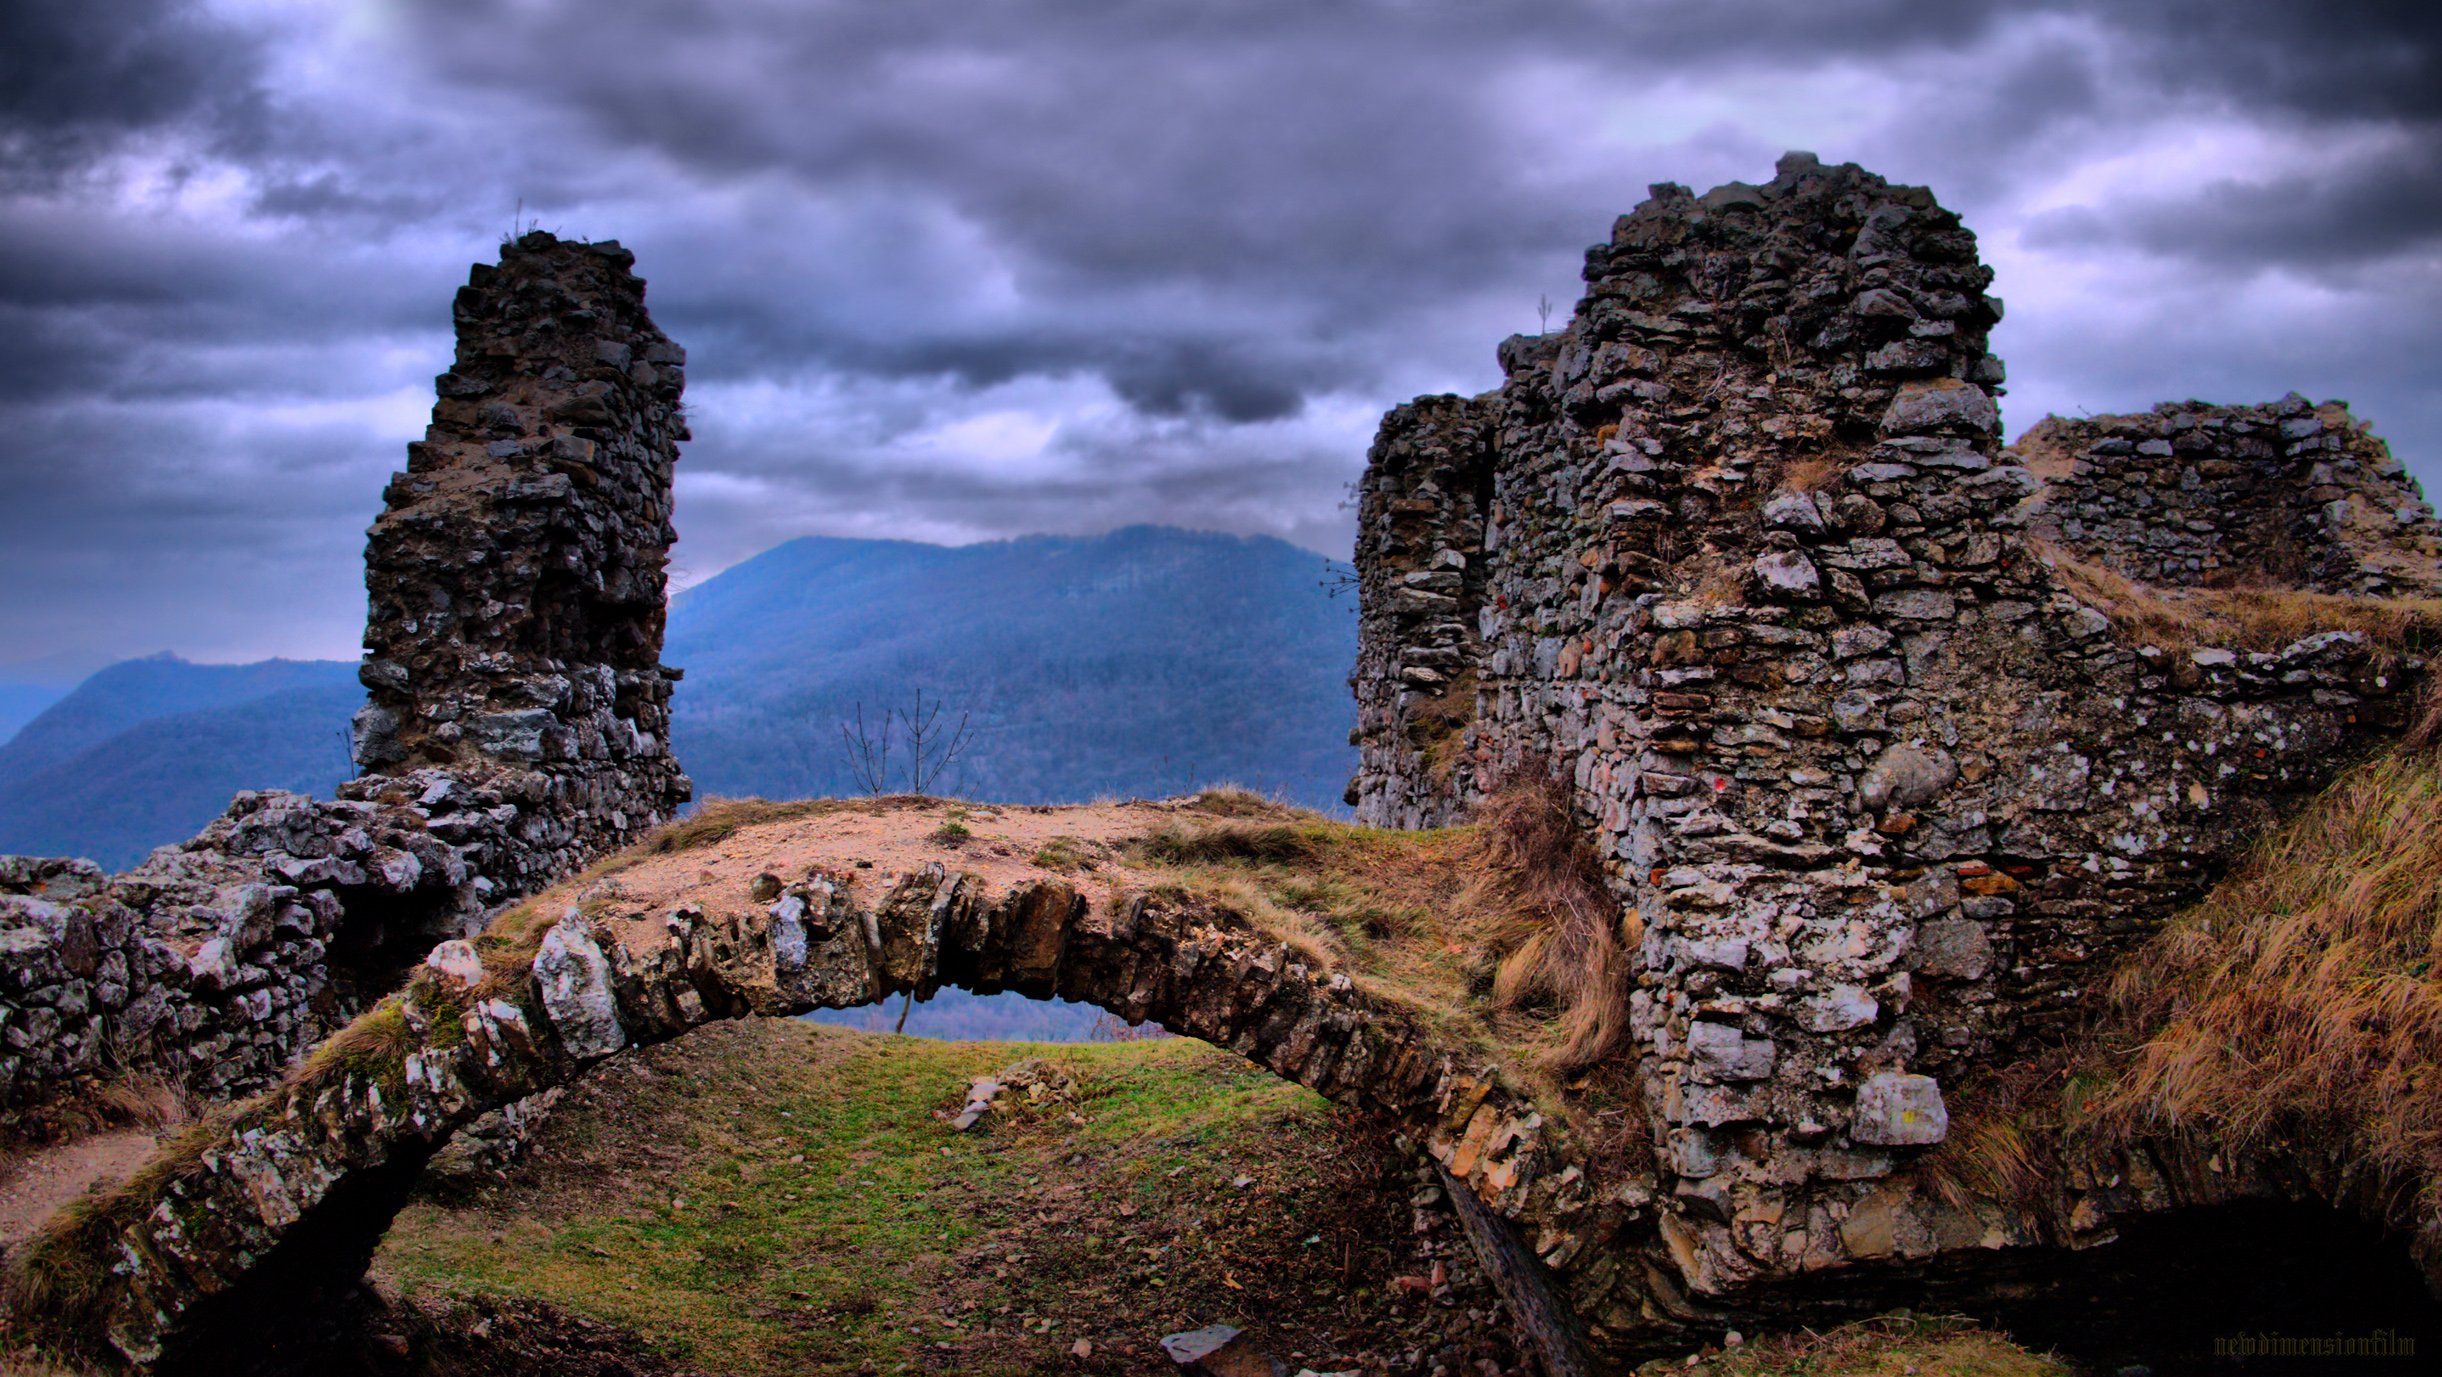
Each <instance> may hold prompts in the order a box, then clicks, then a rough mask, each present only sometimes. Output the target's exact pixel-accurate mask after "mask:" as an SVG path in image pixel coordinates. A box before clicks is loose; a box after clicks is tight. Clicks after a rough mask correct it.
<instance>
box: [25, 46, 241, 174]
mask: <svg viewBox="0 0 2442 1377" xmlns="http://www.w3.org/2000/svg"><path fill="white" fill-rule="evenodd" d="M259 65H260V52H259V48H258V45H257V44H256V43H255V42H254V41H253V40H251V39H249V38H248V37H247V36H245V35H244V34H242V33H240V32H239V31H237V30H236V29H233V28H231V27H230V26H228V25H226V24H224V23H222V22H220V21H217V20H215V19H213V18H211V17H209V16H207V15H204V14H202V13H200V12H199V10H198V8H197V7H196V6H194V5H191V4H188V3H185V0H10V3H9V4H7V5H5V6H0V154H4V155H5V156H0V172H4V173H5V174H6V176H7V179H8V181H9V182H10V183H22V182H23V181H25V180H26V179H29V178H32V179H41V178H48V177H53V176H57V175H59V174H61V173H63V172H65V171H68V170H70V169H72V168H73V167H74V166H75V165H76V164H77V162H78V161H79V160H80V159H83V158H87V157H90V156H93V155H94V154H96V153H97V152H101V151H104V150H106V149H107V148H108V147H109V146H110V145H111V144H112V143H114V142H115V141H116V140H118V139H119V138H121V137H124V136H126V135H128V134H132V133H137V132H140V131H144V130H150V129H157V128H161V127H163V126H168V125H190V126H193V125H201V126H205V127H208V128H209V129H211V130H212V132H213V134H214V136H215V137H216V138H217V139H221V140H243V139H250V138H251V137H252V136H254V135H255V134H257V133H258V132H259V130H260V120H261V115H262V110H261V105H260V102H259V100H258V99H257V97H256V93H255V90H254V87H253V79H254V75H255V72H256V70H257V68H258V67H259Z"/></svg>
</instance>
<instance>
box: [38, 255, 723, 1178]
mask: <svg viewBox="0 0 2442 1377" xmlns="http://www.w3.org/2000/svg"><path fill="white" fill-rule="evenodd" d="M633 262H634V256H633V255H632V254H630V253H629V252H628V251H627V250H625V249H623V248H621V247H620V246H619V245H617V244H616V243H604V244H577V243H564V242H562V241H560V240H558V239H555V238H553V237H552V236H550V235H548V234H540V233H537V234H529V235H527V236H525V237H524V238H522V239H519V240H518V241H517V242H515V243H514V244H509V245H504V246H503V248H502V251H501V262H500V265H499V266H498V267H497V268H494V267H487V266H481V265H478V266H477V267H476V268H475V270H474V273H473V276H472V278H471V280H470V282H469V284H468V285H467V286H466V287H465V288H464V289H463V290H462V291H461V292H460V293H459V295H458V301H457V309H456V321H457V337H458V349H457V361H456V363H455V365H454V366H453V367H452V369H451V371H450V372H448V373H444V374H442V375H441V377H440V378H439V380H438V387H439V391H440V400H439V402H438V404H436V405H435V406H434V408H433V419H432V426H431V429H430V430H429V431H428V433H427V434H426V437H425V438H424V439H423V440H422V441H419V442H417V443H415V444H412V445H410V446H408V467H407V471H406V472H405V473H403V474H399V475H397V476H396V477H395V478H393V480H392V481H391V484H390V488H389V491H388V493H387V494H386V509H385V510H384V511H383V513H382V515H381V516H380V518H379V519H378V520H376V521H375V522H374V525H373V528H372V530H371V532H370V541H369V544H368V547H367V559H366V586H367V589H368V591H369V593H370V595H371V599H370V601H371V609H370V615H369V617H368V621H367V626H366V633H365V648H366V659H365V662H364V667H363V670H362V674H363V678H364V681H365V686H366V688H367V690H368V691H369V692H370V695H371V702H370V703H369V705H368V706H367V707H366V708H365V709H364V710H363V711H362V712H360V713H359V714H358V716H357V721H356V731H355V741H354V748H355V755H356V759H357V763H358V766H359V768H361V769H363V770H364V771H365V772H366V773H365V774H364V775H362V776H361V777H360V778H357V779H355V780H353V781H351V782H349V783H347V784H345V785H342V786H341V787H340V789H339V791H338V797H337V798H336V799H334V800H327V801H326V800H315V799H309V798H305V797H302V796H299V795H295V794H289V793H281V792H268V793H242V794H239V795H238V796H237V798H236V800H235V801H234V802H232V803H231V804H230V806H229V810H228V812H227V814H226V815H225V816H223V817H221V818H220V819H218V820H216V821H215V822H213V823H212V824H211V825H210V826H208V827H206V828H205V829H204V830H203V832H202V833H200V834H199V835H197V836H196V837H195V838H193V839H192V840H189V841H186V842H182V843H180V844H178V845H176V846H169V847H163V848H161V849H160V850H158V851H156V852H154V853H153V855H152V856H151V857H150V858H149V859H147V860H146V861H145V862H144V863H143V864H141V865H139V866H137V867H136V868H135V869H133V870H131V871H128V872H127V873H125V874H123V875H119V876H115V877H105V876H103V875H102V874H101V873H100V872H99V871H98V870H96V869H95V868H94V867H92V866H91V865H89V864H86V863H83V862H59V861H33V860H28V859H25V858H0V1116H4V1117H5V1122H6V1123H7V1124H8V1126H9V1127H11V1128H12V1129H15V1130H17V1131H18V1132H20V1133H27V1132H31V1133H40V1132H42V1131H44V1128H45V1123H46V1121H47V1119H49V1118H50V1117H52V1116H54V1115H56V1114H57V1113H59V1112H60V1111H61V1110H62V1109H63V1108H65V1107H67V1106H70V1105H73V1104H74V1103H76V1102H77V1101H78V1100H79V1099H80V1098H82V1097H83V1096H84V1095H86V1094H87V1093H89V1092H90V1091H92V1090H93V1089H94V1088H96V1087H97V1085H99V1084H100V1083H102V1082H106V1081H109V1080H114V1079H120V1078H128V1077H133V1078H136V1079H139V1080H143V1081H147V1082H158V1083H162V1084H165V1085H167V1086H168V1087H170V1088H172V1089H174V1090H176V1091H179V1092H183V1093H186V1094H190V1095H195V1096H200V1097H203V1098H207V1099H223V1098H228V1097H231V1096H234V1095H237V1094H241V1093H244V1092H247V1091H251V1090H253V1089H256V1088H258V1087H260V1086H262V1085H264V1084H267V1083H268V1082H270V1081H271V1080H273V1079H275V1078H277V1077H278V1075H279V1074H280V1073H281V1071H282V1070H283V1069H284V1068H285V1067H287V1066H288V1065H289V1064H290V1063H292V1062H293V1061H295V1060H296V1059H297V1058H298V1057H300V1056H301V1055H303V1053H304V1052H305V1051H306V1049H307V1048H309V1047H311V1046H312V1045H313V1044H314V1043H316V1042H317V1041H319V1040H320V1039H321V1038H322V1037H323V1036H324V1035H325V1034H327V1033H329V1032H330V1031H331V1030H332V1029H334V1028H336V1027H338V1026H339V1025H340V1024H342V1023H344V1022H346V1021H347V1020H348V1019H349V1018H350V1017H352V1016H353V1015H354V1014H355V1013H356V1011H357V1010H358V1009H359V1008H361V1007H362V1006H363V1005H364V1004H365V1003H367V1002H368V1001H369V1000H371V999H373V998H377V997H379V996H380V995H382V994H384V993H387V992H388V990H389V989H390V988H391V987H392V986H393V985H394V984H396V982H397V980H398V978H399V976H400V975H401V974H402V973H403V972H404V971H405V970H406V969H407V968H408V967H410V966H412V965H413V964H414V962H416V961H417V960H419V959H421V958H422V956H423V955H424V953H425V952H426V951H427V950H429V949H430V948H431V946H432V945H433V943H435V942H437V941H440V940H443V939H445V938H450V937H457V936H463V935H465V934H467V933H469V932H472V931H474V930H475V929H476V928H478V927H479V926H480V925H481V924H482V922H483V921H484V919H485V917H486V915H487V914H488V913H489V912H490V911H492V910H494V909H495V908H497V906H499V905H500V904H501V903H503V902H505V901H507V900H508V899H511V898H514V897H515V896H517V895H519V894H522V893H526V892H529V891H531V890H533V889H535V888H537V887H539V886H541V885H543V884H546V883H548V882H549V881H551V880H553V879H556V878H558V877H559V876H561V875H563V874H566V873H568V872H569V871H570V870H572V869H574V868H576V867H577V866H579V865H581V864H582V863H583V862H585V861H587V860H589V859H591V858H592V857H594V856H596V855H599V854H601V853H603V852H606V851H609V850H613V849H616V848H617V847H619V846H622V845H624V844H625V843H627V842H628V841H630V840H632V839H633V838H635V837H636V836H637V835H639V834H640V833H641V832H643V831H644V830H645V829H646V828H649V827H651V826H654V825H655V824H657V823H660V822H662V821H664V820H665V819H667V818H668V817H669V816H670V814H671V812H672V810H673V809H675V808H676V807H677V806H678V805H679V804H680V803H682V802H683V801H685V800H686V798H687V797H688V793H689V788H690V786H689V784H688V781H687V778H686V776H685V775H684V774H682V773H680V771H679V768H678V764H677V762H676V760H675V759H674V758H673V757H672V756H671V754H670V749H669V744H668V743H669V700H670V688H671V684H672V682H673V681H674V680H675V679H676V678H677V677H678V676H677V671H675V670H670V669H667V668H665V667H663V666H662V665H661V664H660V660H659V657H660V650H661V634H662V615H663V604H664V597H663V590H664V578H663V567H664V565H665V563H666V561H667V558H668V553H669V545H670V541H671V540H672V538H673V532H672V530H671V528H670V525H669V517H670V476H671V466H672V464H673V463H674V462H675V461H676V459H677V442H678V441H679V440H681V439H684V438H685V436H686V425H685V421H684V419H683V418H682V416H681V414H680V411H679V393H680V390H681V388H682V387H683V386H684V383H685V373H684V368H683V365H684V362H685V356H684V352H683V351H682V350H680V349H679V347H678V346H677V345H675V344H673V343H671V342H670V341H669V340H668V339H667V338H665V337H664V336H663V335H662V333H661V332H660V331H659V330H657V329H655V328H654V326H653V323H652V321H651V319H650V318H649V317H647V316H646V314H645V310H644V284H643V282H642V281H641V280H639V279H638V278H637V277H635V276H634V274H633V273H631V272H630V271H629V269H630V267H631V265H632V264H633Z"/></svg>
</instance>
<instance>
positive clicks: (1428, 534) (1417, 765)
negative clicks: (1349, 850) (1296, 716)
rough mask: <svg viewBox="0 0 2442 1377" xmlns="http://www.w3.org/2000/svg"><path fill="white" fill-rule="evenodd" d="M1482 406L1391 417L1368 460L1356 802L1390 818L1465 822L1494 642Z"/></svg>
mask: <svg viewBox="0 0 2442 1377" xmlns="http://www.w3.org/2000/svg"><path fill="white" fill-rule="evenodd" d="M1484 422H1485V418H1484V414H1483V410H1482V408H1480V407H1478V406H1475V405H1473V404H1471V403H1468V402H1466V401H1463V400H1461V399H1460V398H1457V397H1423V398H1419V399H1418V400H1416V401H1414V402H1411V403H1409V404H1408V405H1406V406H1403V407H1400V408H1399V409H1398V410H1396V411H1394V412H1392V413H1391V419H1390V420H1388V421H1386V422H1385V423H1384V424H1383V427H1382V437H1381V439H1379V440H1377V441H1376V442H1375V444H1374V448H1373V452H1372V453H1371V454H1369V455H1368V456H1367V458H1366V467H1365V481H1364V483H1363V485H1362V487H1361V488H1360V490H1359V493H1358V517H1357V525H1358V530H1359V531H1360V532H1362V535H1361V536H1360V541H1361V543H1363V544H1364V546H1365V549H1366V551H1367V554H1368V555H1370V558H1364V559H1360V560H1359V561H1358V569H1357V580H1358V589H1359V592H1358V603H1359V607H1360V616H1361V617H1362V618H1363V621H1364V627H1365V632H1364V634H1363V635H1362V636H1360V638H1359V640H1358V648H1357V670H1356V673H1355V674H1354V675H1352V676H1350V678H1349V681H1348V683H1349V687H1350V688H1352V689H1354V690H1355V691H1356V695H1357V740H1358V743H1359V744H1360V745H1361V746H1363V747H1364V749H1365V752H1366V768H1365V769H1363V770H1360V771H1359V772H1358V774H1357V776H1356V778H1355V779H1353V780H1351V781H1350V783H1349V786H1348V803H1349V804H1350V805H1351V806H1352V807H1355V808H1356V809H1357V810H1358V811H1359V813H1360V814H1361V815H1362V816H1364V817H1366V818H1368V819H1369V820H1371V821H1373V822H1375V823H1377V824H1378V825H1381V826H1386V827H1439V826H1443V825H1445V824H1447V823H1449V822H1451V821H1453V820H1454V812H1455V804H1456V802H1457V800H1458V799H1460V798H1462V797H1464V796H1465V795H1466V794H1467V792H1468V787H1469V784H1470V783H1471V782H1472V772H1471V770H1470V767H1469V763H1468V761H1467V760H1466V759H1465V758H1464V755H1463V754H1462V751H1461V749H1460V748H1461V746H1462V745H1463V744H1464V739H1465V734H1466V729H1467V725H1468V723H1470V722H1471V721H1473V720H1474V717H1475V697H1476V689H1477V682H1478V673H1479V666H1480V664H1481V662H1482V660H1483V645H1482V642H1481V640H1480V639H1479V638H1478V635H1477V630H1476V627H1477V621H1478V618H1479V616H1480V615H1481V611H1482V605H1483V600H1484V578H1485V573H1486V571H1487V570H1488V569H1489V568H1490V564H1489V562H1488V561H1487V560H1486V558H1485V549H1484V517H1485V513H1486V511H1487V510H1488V509H1489V508H1490V507H1491V505H1492V451H1491V445H1490V439H1489V437H1488V436H1487V435H1486V433H1485V423H1484Z"/></svg>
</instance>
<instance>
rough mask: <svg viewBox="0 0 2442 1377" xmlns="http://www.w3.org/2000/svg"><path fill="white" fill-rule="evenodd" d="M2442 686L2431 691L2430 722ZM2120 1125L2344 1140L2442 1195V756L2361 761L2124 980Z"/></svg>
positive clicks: (2354, 1151) (2112, 1108)
mask: <svg viewBox="0 0 2442 1377" xmlns="http://www.w3.org/2000/svg"><path fill="white" fill-rule="evenodd" d="M2437 698H2442V695H2438V694H2435V693H2433V692H2432V691H2431V690H2430V689H2429V693H2428V712H2427V721H2428V722H2430V721H2431V720H2432V716H2433V712H2432V704H2433V703H2434V701H2435V700H2436V699H2437ZM2110 999H2111V1011H2110V1012H2111V1019H2110V1025H2109V1026H2108V1027H2107V1029H2106V1035H2107V1038H2108V1037H2116V1038H2117V1040H2118V1045H2119V1046H2122V1047H2125V1048H2127V1049H2128V1050H2127V1051H2126V1052H2125V1053H2124V1054H2123V1059H2122V1061H2121V1063H2120V1064H2119V1065H2118V1066H2117V1067H2116V1068H2115V1069H2116V1071H2117V1074H2116V1076H2115V1077H2114V1079H2113V1080H2112V1082H2111V1083H2110V1084H2109V1085H2108V1086H2106V1087H2105V1088H2104V1089H2103V1090H2102V1091H2101V1092H2100V1093H2099V1094H2098V1095H2097V1096H2096V1097H2095V1104H2094V1109H2095V1115H2096V1122H2097V1123H2098V1124H2099V1125H2100V1126H2102V1127H2104V1128H2105V1129H2107V1130H2116V1131H2119V1132H2122V1133H2132V1134H2133V1133H2136V1132H2140V1131H2144V1130H2147V1129H2164V1128H2168V1129H2180V1128H2187V1127H2200V1128H2205V1129H2209V1130H2210V1131H2211V1133H2212V1134H2213V1136H2214V1137H2215V1139H2216V1140H2217V1141H2220V1142H2223V1143H2225V1144H2227V1145H2228V1146H2230V1147H2233V1148H2237V1149H2240V1150H2245V1149H2246V1148H2248V1147H2250V1146H2254V1145H2258V1144H2262V1143H2264V1142H2266V1141H2268V1140H2271V1139H2273V1138H2275V1137H2294V1138H2296V1139H2299V1140H2303V1141H2306V1142H2308V1143H2310V1144H2313V1145H2316V1146H2321V1147H2330V1148H2338V1149H2342V1150H2345V1151H2346V1153H2347V1154H2348V1155H2349V1156H2350V1157H2351V1158H2352V1159H2353V1160H2356V1161H2361V1162H2364V1163H2366V1164H2367V1165H2368V1166H2369V1167H2371V1168H2372V1169H2373V1170H2374V1171H2376V1172H2378V1173H2380V1174H2381V1177H2382V1179H2384V1180H2387V1181H2389V1182H2390V1183H2392V1184H2394V1185H2401V1186H2408V1185H2413V1186H2414V1187H2415V1188H2416V1189H2417V1190H2418V1191H2419V1192H2420V1194H2421V1197H2422V1198H2423V1199H2424V1200H2425V1201H2427V1202H2429V1203H2430V1202H2431V1201H2432V1200H2433V1199H2434V1197H2435V1195H2436V1193H2437V1191H2438V1190H2442V1075H2438V1074H2436V1069H2435V1060H2434V1049H2435V1048H2437V1047H2442V753H2438V752H2437V751H2436V750H2435V749H2434V747H2433V746H2432V745H2431V744H2430V741H2429V742H2428V743H2427V744H2425V745H2421V746H2420V745H2407V744H2404V745H2402V746H2400V747H2398V748H2395V749H2394V750H2392V751H2390V752H2387V753H2385V754H2383V755H2381V756H2378V757H2376V758H2374V759H2372V760H2370V761H2367V762H2365V763H2363V764H2361V765H2358V766H2356V767H2354V768H2353V769H2352V770H2350V771H2349V772H2348V773H2347V774H2345V775H2343V776H2342V777H2341V778H2340V779H2339V781H2337V782H2336V783H2335V784H2334V785H2333V786H2332V787H2331V788H2330V789H2329V790H2327V791H2326V792H2325V793H2324V795H2323V796H2322V797H2321V798H2319V799H2318V800H2316V802H2315V803H2313V804H2312V805H2310V806H2309V807H2308V808H2307V810H2306V811H2305V812H2304V813H2302V814H2300V815H2299V816H2298V817H2297V818H2296V819H2294V820H2293V821H2292V822H2291V823H2289V824H2288V825H2287V826H2285V827H2282V828H2281V829H2279V830H2277V831H2275V832H2274V833H2272V834H2271V835H2270V836H2268V837H2266V838H2265V839H2264V840H2263V842H2262V843H2261V844H2260V845H2259V846H2258V847H2257V849H2256V851H2255V853H2254V855H2253V856H2252V857H2251V858H2250V860H2249V861H2248V862H2247V864H2246V865H2245V866H2244V867H2242V868H2241V869H2240V870H2239V871H2238V872H2237V873H2236V874H2234V875H2233V876H2232V877H2231V878H2229V879H2227V880H2225V881H2224V882H2223V883H2222V884H2221V885H2219V886H2218V887H2216V888H2215V889H2214V890H2213V892H2212V893H2211V894H2209V895H2207V896H2206V897H2205V899H2204V901H2203V902H2202V903H2200V904H2198V905H2197V906H2196V907H2195V908H2193V909H2191V910H2190V911H2189V912H2187V913H2186V914H2184V915H2182V916H2181V917H2180V918H2178V919H2177V920H2175V921H2174V922H2173V923H2171V924H2170V925H2169V926H2168V927H2166V928H2165V929H2164V930H2163V931H2162V932H2161V933H2159V934H2158V935H2156V937H2155V938H2154V939H2153V940H2152V941H2151V943H2149V945H2148V946H2147V947H2146V948H2145V949H2144V950H2143V951H2142V952H2141V953H2140V954H2139V956H2138V957H2137V958H2136V959H2134V960H2132V961H2130V962H2129V963H2128V964H2127V966H2126V967H2125V968H2124V969H2123V970H2122V972H2121V973H2120V975H2119V976H2118V977H2117V979H2116V980H2115V982H2114V984H2113V986H2112V988H2111V990H2110Z"/></svg>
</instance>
